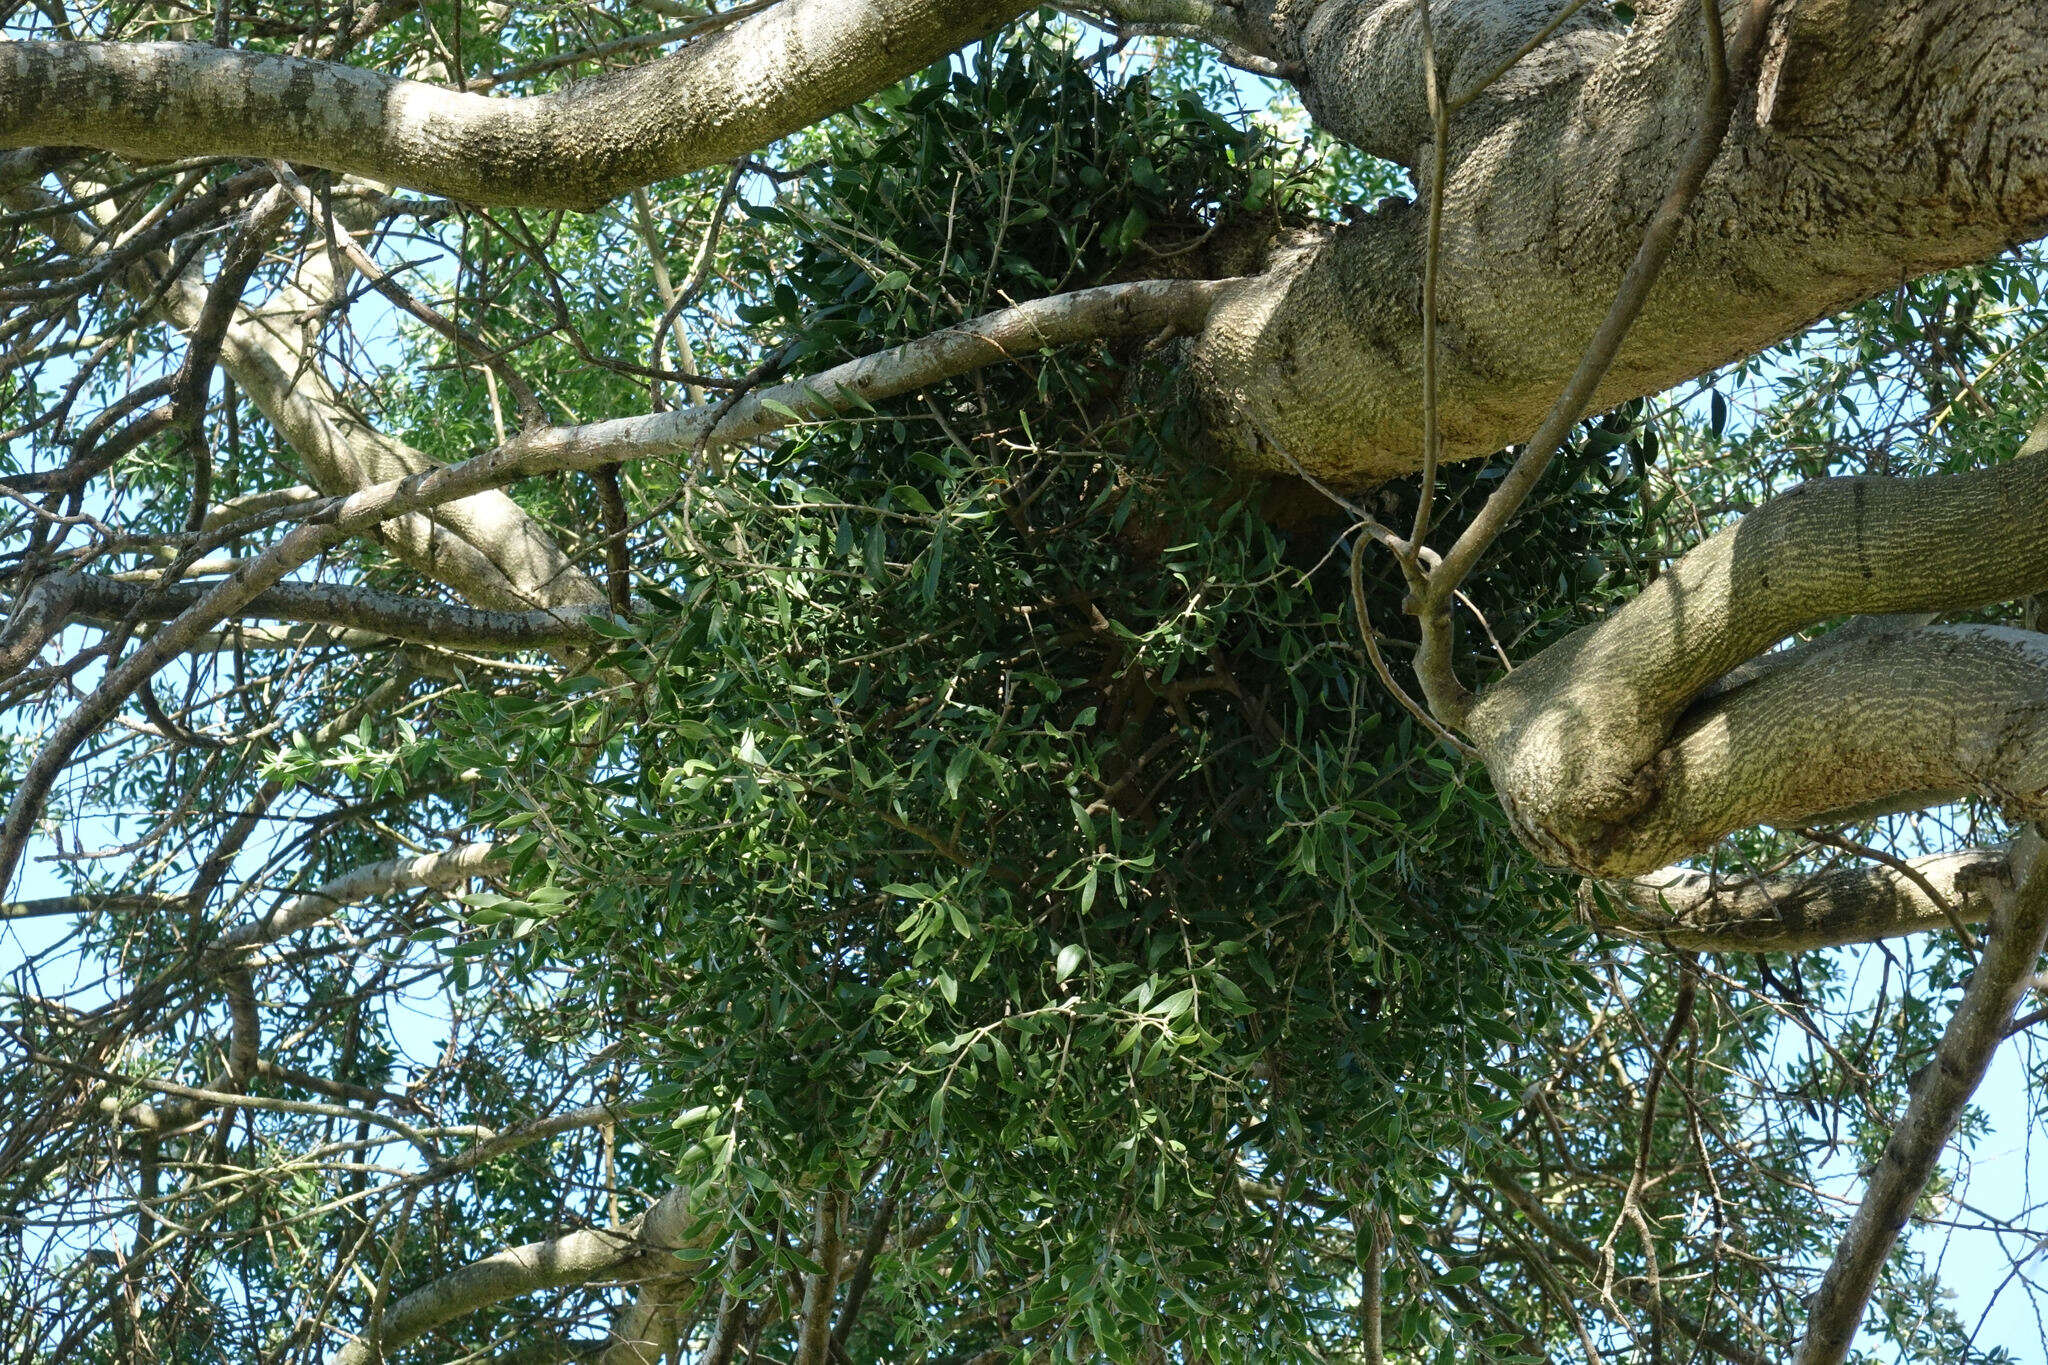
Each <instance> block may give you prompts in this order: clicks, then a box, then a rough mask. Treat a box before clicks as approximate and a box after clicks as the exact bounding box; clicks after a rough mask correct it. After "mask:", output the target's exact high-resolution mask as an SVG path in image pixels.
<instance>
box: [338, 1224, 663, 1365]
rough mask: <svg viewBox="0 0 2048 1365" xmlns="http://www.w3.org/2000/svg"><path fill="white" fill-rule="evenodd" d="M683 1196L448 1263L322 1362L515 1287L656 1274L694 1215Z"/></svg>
mask: <svg viewBox="0 0 2048 1365" xmlns="http://www.w3.org/2000/svg"><path fill="white" fill-rule="evenodd" d="M690 1196H691V1192H690V1191H689V1190H686V1189H678V1190H671V1191H670V1192H669V1193H668V1194H666V1195H663V1196H662V1198H661V1199H660V1200H659V1201H657V1202H656V1203H655V1205H654V1206H653V1207H652V1208H650V1209H649V1210H648V1211H647V1212H646V1213H644V1214H642V1215H641V1216H640V1217H639V1218H636V1219H634V1220H632V1221H631V1222H629V1223H627V1224H626V1225H625V1226H623V1227H617V1228H586V1229H584V1230H582V1231H580V1232H572V1233H568V1234H566V1235H565V1236H561V1237H554V1238H550V1239H548V1240H547V1241H542V1242H530V1243H528V1244H527V1245H525V1246H522V1247H513V1248H512V1249H510V1250H508V1251H501V1252H498V1253H497V1254H496V1255H494V1256H486V1257H484V1258H483V1259H482V1260H479V1261H472V1262H471V1263H470V1264H468V1265H466V1266H463V1267H461V1268H460V1269H458V1270H454V1271H450V1272H449V1273H448V1274H446V1275H443V1276H442V1277H441V1278H440V1279H438V1280H435V1281H434V1282H433V1283H432V1284H429V1285H426V1286H424V1287H422V1288H420V1289H416V1290H414V1291H413V1292H412V1293H410V1294H408V1295H406V1296H405V1297H404V1298H402V1299H400V1300H399V1301H398V1302H396V1303H394V1304H391V1305H390V1306H389V1307H387V1308H386V1309H385V1310H384V1316H383V1322H382V1325H381V1330H379V1332H378V1334H377V1336H376V1339H375V1340H372V1339H370V1338H369V1337H367V1336H357V1337H352V1338H350V1339H349V1341H348V1342H347V1343H346V1344H345V1345H343V1346H342V1348H341V1349H340V1350H339V1351H337V1352H335V1354H334V1355H333V1356H332V1357H330V1361H329V1365H371V1362H372V1361H376V1360H379V1359H381V1358H382V1356H383V1353H385V1352H388V1351H390V1350H391V1349H392V1348H393V1347H397V1346H402V1345H404V1344H405V1343H406V1342H408V1341H412V1340H414V1339H415V1338H417V1337H419V1336H420V1335H422V1334H423V1333H426V1332H430V1331H432V1330H433V1329H434V1328H436V1327H439V1326H440V1325H441V1324H442V1323H445V1322H450V1321H453V1320H454V1319H456V1318H459V1317H462V1316H464V1315H466V1314H469V1313H474V1312H476V1311H477V1310H478V1309H481V1308H488V1307H489V1306H491V1305H492V1304H494V1303H502V1302H504V1301H505V1300H506V1299H510V1298H517V1297H518V1296H519V1295H521V1294H532V1293H536V1292H538V1291H540V1290H543V1289H560V1288H564V1287H566V1286H569V1285H579V1284H589V1283H591V1282H593V1281H596V1280H628V1279H636V1278H643V1277H645V1276H647V1275H650V1274H659V1273H661V1272H662V1271H663V1270H664V1269H666V1268H668V1264H669V1263H671V1262H672V1257H671V1256H670V1253H672V1252H675V1251H679V1250H685V1249H687V1247H688V1246H689V1245H690V1244H689V1243H688V1242H687V1241H686V1240H685V1234H686V1233H687V1232H688V1230H689V1229H690V1227H691V1225H692V1224H693V1223H695V1222H696V1221H697V1217H696V1211H695V1208H694V1205H693V1203H692V1200H691V1197H690Z"/></svg>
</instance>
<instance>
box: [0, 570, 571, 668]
mask: <svg viewBox="0 0 2048 1365" xmlns="http://www.w3.org/2000/svg"><path fill="white" fill-rule="evenodd" d="M206 591H207V585H206V584H205V583H199V582H181V583H172V584H163V585H160V584H154V583H131V582H125V581H122V580H120V579H114V578H105V577H101V576H98V575H93V574H82V573H62V574H50V575H48V576H47V577H44V578H40V579H37V580H36V583H35V585H34V586H33V587H31V588H30V589H29V590H28V592H27V593H26V594H24V597H25V599H26V601H25V603H24V605H23V606H22V608H21V610H20V611H19V613H18V614H17V617H16V620H17V621H19V622H22V623H24V624H22V625H20V626H19V627H18V628H17V626H15V625H14V624H13V623H10V626H9V628H8V630H7V631H6V632H5V633H0V677H4V676H6V665H7V664H8V663H9V662H11V661H13V660H14V659H15V658H16V657H17V656H18V655H20V654H22V653H23V651H24V650H25V649H26V648H27V643H28V642H27V640H26V638H22V637H24V636H25V635H26V632H27V631H28V630H29V629H30V625H29V624H28V623H33V626H34V628H36V629H40V630H42V631H43V632H44V636H43V638H44V640H47V639H48V638H49V637H50V636H51V635H54V634H55V633H56V632H57V630H59V629H62V627H63V625H64V624H65V622H67V621H74V620H79V619H88V620H101V621H106V620H139V621H169V620H172V619H174V618H176V617H177V616H179V615H181V614H183V613H184V612H187V611H190V610H191V609H192V607H193V606H194V605H196V604H197V603H198V602H199V600H200V599H201V598H202V597H204V596H205V595H206ZM607 614H608V613H607V610H606V609H605V608H602V607H588V606H578V607H558V608H551V609H543V610H537V611H485V610H483V609H481V608H478V607H469V606H463V605H462V604H460V603H456V602H435V601H431V600H428V599H426V598H421V597H409V596H407V595H406V594H404V593H395V592H384V591H382V590H380V589H377V588H363V587H357V586H355V585H353V584H342V583H279V584H277V585H276V586H275V587H272V588H268V589H266V590H265V591H263V592H261V593H259V594H257V595H256V596H255V597H254V598H252V599H251V600H250V601H249V602H248V603H246V604H245V605H243V607H242V608H241V609H240V610H239V611H238V612H236V615H237V616H239V617H261V618H265V619H268V620H273V621H291V622H297V623H300V624H312V625H329V626H344V627H349V628H353V629H357V630H366V631H374V632H376V633H377V634H379V635H386V636H390V637H391V638H393V639H397V640H417V641H420V642H421V643H424V644H432V645H441V646H444V647H447V648H450V649H483V650H517V649H547V648H552V647H555V646H561V645H575V644H580V645H589V644H592V643H595V642H597V641H598V640H600V639H601V637H600V636H598V635H597V634H596V632H594V631H592V630H591V629H590V621H591V619H592V618H593V617H598V616H604V615H607ZM39 647H40V642H38V648H39ZM33 654H34V651H33V650H29V651H28V655H29V657H33Z"/></svg>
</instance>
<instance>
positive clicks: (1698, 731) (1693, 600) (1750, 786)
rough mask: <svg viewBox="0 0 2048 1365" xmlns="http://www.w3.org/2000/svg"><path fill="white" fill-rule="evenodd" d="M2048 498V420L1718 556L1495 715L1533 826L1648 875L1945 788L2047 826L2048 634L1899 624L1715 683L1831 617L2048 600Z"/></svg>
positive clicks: (1498, 758) (1576, 645)
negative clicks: (1749, 830)
mask: <svg viewBox="0 0 2048 1365" xmlns="http://www.w3.org/2000/svg"><path fill="white" fill-rule="evenodd" d="M2044 500H2048V424H2044V426H2043V427H2041V428H2039V429H2037V431H2036V433H2035V435H2034V436H2033V437H2031V438H2029V440H2028V441H2027V442H2026V444H2025V445H2024V446H2023V447H2022V448H2021V451H2020V454H2019V456H2018V457H2017V458H2015V459H2013V460H2012V461H2010V462H2008V463H2006V464H2002V465H1998V466H1995V467H1993V468H1989V469H1981V470H1974V471H1971V472H1969V473H1963V474H1951V475H1937V476H1932V477H1928V478H1920V479H1885V478H1853V479H1830V480H1824V481H1820V482H1817V483H1810V484H1804V485H1801V486H1800V487H1798V488H1795V489H1793V490H1792V491H1791V492H1789V493H1787V494H1785V495H1783V496H1782V497H1779V498H1777V499H1774V500H1773V501H1772V502H1770V503H1768V504H1766V505H1765V506H1764V507H1762V508H1760V509H1758V510H1757V511H1756V512H1754V513H1751V514H1750V515H1749V516H1748V517H1745V518H1744V519H1743V520H1742V521H1740V522H1738V523H1737V524H1736V525H1734V526H1732V527H1730V528H1729V529H1728V530H1726V531H1723V532H1721V533H1720V534H1719V535H1716V536H1714V537H1713V538H1711V539H1709V540H1708V541H1706V542H1705V543H1704V544H1702V545H1700V546H1698V547H1696V548H1695V549H1694V550H1692V551H1691V552H1690V553H1688V554H1687V555H1685V556H1684V558H1682V559H1681V560H1679V562H1678V563H1677V564H1675V565H1673V566H1672V568H1671V569H1670V570H1669V571H1668V572H1667V573H1665V574H1664V575H1662V576H1661V577H1660V578H1659V579H1658V580H1657V581H1656V582H1655V583H1653V584H1651V585H1650V586H1649V587H1648V588H1646V589H1645V590H1644V591H1643V592H1642V594H1641V595H1640V596H1638V597H1637V598H1635V599H1634V600H1633V601H1631V602H1629V603H1628V604H1627V605H1626V606H1624V607H1622V608H1621V609H1620V610H1618V611H1616V612H1615V613H1613V614H1612V615H1611V616H1609V617H1607V618H1606V619H1604V620H1602V621H1600V622H1598V623H1596V624H1594V625H1592V626H1588V627H1586V628H1585V629H1583V630H1581V631H1579V632H1578V633H1577V634H1575V635H1572V636H1571V637H1569V638H1567V639H1565V640H1563V641H1561V642H1559V643H1558V644H1556V645H1553V646H1551V647H1550V648H1549V649H1546V650H1544V651H1543V652H1542V653H1541V654H1539V655H1538V656H1537V657H1536V658H1535V659H1533V660H1531V661H1529V662H1528V663H1526V664H1524V665H1523V666H1522V667H1520V668H1518V669H1517V670H1515V672H1513V673H1511V674H1509V675H1508V676H1507V677H1505V678H1502V679H1501V680H1499V681H1498V682H1496V683H1495V684H1494V685H1493V686H1492V687H1490V688H1488V689H1487V691H1486V692H1485V693H1484V694H1483V695H1482V696H1481V697H1480V698H1479V700H1478V701H1477V703H1475V705H1474V706H1473V708H1472V711H1471V716H1470V721H1469V727H1468V728H1469V730H1470V732H1471V734H1472V737H1473V739H1474V741H1475V742H1476V743H1477V745H1478V747H1479V749H1480V752H1481V754H1482V755H1483V757H1484V759H1485V761H1486V764H1487V767H1488V769H1489V770H1490V771H1491V772H1492V774H1493V777H1494V780H1495V783H1496V786H1497V787H1498V789H1499V790H1500V792H1501V795H1502V801H1503V804H1504V806H1505V807H1506V808H1507V810H1508V812H1509V815H1510V818H1511V819H1513V820H1514V822H1515V825H1516V828H1517V830H1518V832H1519V833H1520V834H1521V835H1522V837H1523V838H1524V839H1525V841H1527V842H1528V843H1529V844H1530V845H1531V846H1532V847H1533V848H1536V849H1537V850H1538V851H1539V852H1541V853H1542V854H1544V856H1546V857H1548V858H1550V859H1552V860H1553V861H1556V862H1559V863H1561V864H1563V865H1566V866H1571V867H1576V868H1578V869H1580V870H1581V871H1586V872H1591V873H1594V874H1596V875H1603V876H1627V875H1632V874H1635V873H1638V872H1643V871H1647V870H1650V869H1652V868H1655V867H1659V866H1661V865H1663V864H1664V863H1666V862H1670V861H1672V860H1673V859H1675V858H1678V857H1682V856H1684V855H1686V854H1688V853H1692V852H1696V851H1697V850H1699V849H1700V848H1702V847H1704V846H1705V845H1706V844H1708V843H1711V842H1712V841H1713V840H1714V839H1716V838H1718V837H1720V835H1722V834H1724V833H1727V832H1728V831H1730V830H1734V829H1740V828H1742V827H1744V826H1745V825H1749V824H1755V823H1759V822H1766V823H1780V824H1783V823H1793V824H1798V823H1811V822H1816V821H1819V820H1823V819H1825V817H1826V815H1827V814H1828V813H1829V812H1833V811H1838V810H1842V809H1845V808H1858V807H1865V806H1873V805H1875V806H1884V805H1892V804H1895V803H1896V802H1898V801H1901V800H1904V801H1909V802H1911V803H1913V804H1924V800H1925V798H1926V797H1928V796H1929V795H1930V794H1941V793H1948V794H1954V793H1959V792H1978V793H1981V794H1986V795H1990V796H1992V797H1994V798H1996V799H1999V800H2003V801H2006V802H2007V803H2008V804H2009V805H2011V806H2012V807H2013V809H2014V810H2015V813H2016V814H2017V815H2019V816H2022V817H2025V818H2033V812H2034V809H2035V807H2036V806H2037V805H2038V804H2039V802H2040V801H2041V800H2042V798H2043V791H2044V787H2048V774H2044V773H2043V772H2042V771H2040V769H2041V766H2042V764H2043V763H2044V761H2048V760H2044V758H2043V756H2042V748H2041V746H2042V742H2043V741H2042V737H2040V736H2038V735H2037V734H2036V730H2037V728H2038V726H2039V724H2040V719H2039V718H2040V716H2041V714H2042V711H2041V707H2042V705H2043V702H2044V699H2048V637H2042V636H2038V635H2034V634H2032V633H2031V632H2018V631H2005V630H1998V629H1994V628H1990V627H1930V628H1924V629H1893V630H1884V629H1879V630H1877V631H1875V632H1867V633H1864V634H1863V635H1862V637H1861V638H1857V639H1845V642H1842V643H1835V642H1832V641H1830V640H1827V639H1823V640H1822V641H1820V642H1818V643H1816V644H1815V645H1813V646H1810V647H1808V648H1805V649H1802V650H1800V651H1796V652H1794V653H1792V654H1791V655H1790V656H1789V657H1788V661H1787V662H1786V663H1784V664H1783V665H1782V666H1775V667H1767V668H1766V667H1753V668H1748V669H1745V671H1744V677H1743V680H1740V681H1735V682H1732V683H1731V684H1730V685H1728V686H1726V687H1717V686H1716V682H1717V680H1718V679H1721V678H1723V677H1725V676H1727V675H1729V674H1730V673H1731V671H1732V670H1736V669H1738V667H1741V666H1743V665H1745V664H1746V662H1747V661H1750V660H1751V659H1752V658H1753V657H1754V656H1755V655H1757V654H1758V653H1759V651H1761V650H1764V649H1766V648H1768V647H1769V646H1770V645H1772V644H1774V643H1775V642H1776V641H1778V640H1780V639H1782V638H1784V637H1785V636H1786V635H1787V634H1789V633H1791V632H1792V631H1795V630H1798V629H1801V628H1803V627H1806V626H1810V625H1813V624H1815V623H1817V622H1820V621H1823V620H1826V619H1828V618H1830V617H1834V616H1840V615H1848V614H1863V613H1925V612H1945V611H1960V610H1968V609H1973V608H1977V607H1981V606H1984V605H1987V604H1990V603H1994V602H1999V601H2005V600H2009V599H2011V598H2014V597H2019V596H2022V595H2025V594H2026V593H2029V592H2032V591H2035V590H2037V589H2039V588H2041V587H2043V586H2048V526H2044V525H2043V524H2042V522H2041V520H2040V518H2039V516H2038V515H2037V514H2036V512H2035V509H2036V508H2038V507H2040V506H2041V505H2042V504H2043V501H2044ZM1709 693H1711V695H1709ZM1702 697H1705V700H1703V701H1702V700H1700V699H1701V698H1702ZM1845 721H1846V722H1847V723H1846V724H1845V723H1844V722H1845Z"/></svg>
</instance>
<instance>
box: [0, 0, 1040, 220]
mask: <svg viewBox="0 0 2048 1365" xmlns="http://www.w3.org/2000/svg"><path fill="white" fill-rule="evenodd" d="M1026 8H1028V6H1026V5H1023V4H1019V3H1016V0H784V2H783V3H781V4H778V5H775V6H773V7H771V8H770V9H768V10H766V11H764V12H762V13H760V14H757V15H755V16H754V17H752V18H750V19H747V20H745V21H744V22H741V23H738V24H735V25H733V26H731V27H729V28H724V29H721V30H719V31H718V32H716V33H714V34H712V35H710V36H708V37H706V38H704V39H703V40H701V41H699V42H696V43H692V44H691V45H689V46H687V47H685V48H683V49H682V50H681V51H679V52H676V53H674V54H673V55H671V56H668V57H665V58H662V59H660V60H658V61H655V62H651V63H649V64H647V65H646V66H641V67H634V68H631V69H629V70H625V71H619V72H613V73H610V74H607V75H602V76H596V77H593V78H591V79H589V80H583V81H577V82H575V83H574V84H572V85H570V86H568V87H567V88H565V89H563V90H561V91H558V92H555V93H552V94H547V95H535V96H529V97H525V98H496V97H492V96H487V95H472V94H463V93H458V92H456V91H452V90H447V89H443V88H441V87H439V86H433V85H426V84H423V83H421V82H418V81H408V80H400V79H397V78H395V77H391V76H387V75H384V74H382V73H381V72H375V71H367V70H363V69H361V68H358V67H350V66H343V65H340V64H338V63H333V62H322V61H315V60H311V59H308V58H300V57H285V56H276V55H271V54H265V53H254V52H236V51H229V50H225V49H222V48H217V47H212V46H206V45H201V44H197V43H118V44H116V43H67V42H16V43H6V44H0V146H7V147H28V146H36V145H39V144H43V143H53V142H61V143H66V144H83V145H86V146H91V147H96V148H99V149H101V150H104V151H112V152H119V153H121V154H122V155H124V156H129V157H138V158H145V159H150V160H164V159H168V158H172V157H182V156H195V155H229V156H239V157H252V158H269V157H277V158H279V159H281V160H285V161H292V162H298V163H301V164H304V165H310V166H321V167H325V168H327V169H328V170H332V171H340V172H346V173H349V174H354V175H361V176H366V177H368V178H370V179H373V180H380V181H387V182H390V183H393V184H398V185H404V186H408V187H410V188H413V189H418V190H423V191H426V192H427V193H430V194H438V195H444V196H446V197H448V198H451V199H461V200H467V201H469V202H471V203H480V204H508V205H525V206H531V207H542V208H575V209H590V208H595V207H597V206H598V205H600V204H602V203H604V202H605V201H607V200H609V199H611V198H613V197H615V196H617V195H620V194H623V193H625V192H626V191H627V190H629V189H632V188H633V187H634V186H636V185H645V184H649V183H651V182H653V181H656V180H665V179H669V178H670V177H673V176H678V175H682V174H684V173H686V172H688V171H692V170H696V169H699V168H701V167H704V166H711V165H716V164H717V163H719V162H721V161H730V160H732V159H733V158H734V157H736V156H740V155H742V154H744V153H746V152H750V151H753V150H754V149H755V148H757V147H760V146H763V145H765V144H767V143H769V142H773V141H775V140H776V139H777V138H780V137H783V136H786V135H787V134H789V133H793V132H796V131H797V130H799V129H802V128H806V127H808V126H810V125H811V124H813V123H815V122H817V121H818V120H819V119H821V118H824V117H826V116H827V115H829V114H832V113H835V112H837V111H838V110H840V109H843V108H845V107H846V106H847V105H849V104H852V103H853V102H855V101H856V100H860V99H864V98H866V97H867V96H868V95H871V94H873V93H874V92H875V91H877V90H880V89H882V88H883V87H884V86H887V85H890V84H892V83H893V82H895V81H898V80H900V79H902V78H903V77H905V76H907V75H910V74H911V73H912V72H915V71H917V70H919V69H920V68H922V67H924V66H926V65H928V64H930V63H931V62H934V61H936V60H938V59H939V58H941V57H943V56H945V55H946V54H947V53H949V52H952V51H954V50H955V49H957V48H959V47H962V46H965V45H966V44H967V43H970V42H972V41H974V40H975V39H977V38H979V37H981V36H983V35H984V34H986V33H987V32H988V31H989V30H990V29H992V28H994V27H995V26H996V25H997V24H999V23H1001V22H1003V21H1004V20H1006V19H1009V18H1011V17H1012V16H1014V15H1015V14H1017V13H1019V12H1021V11H1022V10H1024V9H1026Z"/></svg>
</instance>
